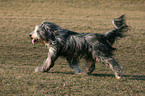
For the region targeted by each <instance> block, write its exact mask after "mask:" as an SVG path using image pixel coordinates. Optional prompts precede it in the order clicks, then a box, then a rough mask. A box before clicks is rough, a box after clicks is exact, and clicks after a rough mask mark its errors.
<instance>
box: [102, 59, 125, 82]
mask: <svg viewBox="0 0 145 96" xmlns="http://www.w3.org/2000/svg"><path fill="white" fill-rule="evenodd" d="M100 60H101V61H102V62H103V63H105V64H107V65H109V67H110V69H111V70H112V71H113V72H114V75H115V77H116V78H117V79H120V78H121V77H122V76H123V67H122V66H121V65H119V64H118V63H117V61H116V60H115V59H114V58H113V57H102V58H100Z"/></svg>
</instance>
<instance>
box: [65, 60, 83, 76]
mask: <svg viewBox="0 0 145 96" xmlns="http://www.w3.org/2000/svg"><path fill="white" fill-rule="evenodd" d="M66 59H67V61H68V63H69V66H70V67H71V68H72V69H73V70H74V73H75V74H79V73H81V68H80V64H79V60H78V59H76V58H66Z"/></svg>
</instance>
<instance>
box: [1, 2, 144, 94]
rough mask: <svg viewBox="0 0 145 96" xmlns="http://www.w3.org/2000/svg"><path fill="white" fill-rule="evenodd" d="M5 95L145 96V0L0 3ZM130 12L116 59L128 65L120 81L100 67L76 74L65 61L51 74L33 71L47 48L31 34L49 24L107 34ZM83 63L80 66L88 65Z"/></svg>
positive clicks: (40, 61) (2, 74) (107, 69)
mask: <svg viewBox="0 0 145 96" xmlns="http://www.w3.org/2000/svg"><path fill="white" fill-rule="evenodd" d="M0 2H1V3H0V22H1V24H0V54H1V56H0V95H1V96H11V95H13V96H19V95H24V96H32V95H34V96H44V95H49V96H107V95H109V96H119V95H120V96H143V95H145V90H144V89H145V58H144V57H145V38H144V37H145V23H144V22H145V1H144V0H118V1H117V0H0ZM122 14H126V20H127V24H128V25H129V26H130V27H131V30H130V31H129V32H127V33H126V35H127V36H126V37H125V38H122V39H120V40H118V41H117V42H116V43H115V45H114V47H116V48H117V51H116V52H115V56H114V58H115V59H116V60H117V61H118V62H119V64H120V65H122V66H123V67H124V77H123V78H122V79H120V80H117V79H116V78H115V77H114V75H113V72H112V71H111V70H110V69H109V68H106V67H105V66H104V65H103V64H102V63H100V62H97V63H96V69H95V71H94V72H93V73H92V75H90V76H84V75H75V74H73V70H72V69H71V68H69V66H68V64H67V62H66V61H65V59H63V58H59V59H58V60H57V62H56V63H55V66H54V68H53V69H52V70H50V72H49V73H35V72H34V70H35V68H36V67H37V66H41V65H42V64H43V61H44V60H45V59H46V58H47V52H48V49H46V48H45V46H44V45H43V44H36V47H33V46H32V43H31V40H30V39H29V37H28V34H29V33H30V32H31V31H32V30H33V29H34V26H35V25H37V24H41V23H42V22H43V21H50V22H54V23H56V24H58V25H60V26H61V27H63V28H66V29H69V30H72V31H76V32H79V33H82V32H84V33H85V32H87V33H104V32H106V31H109V30H111V29H113V28H114V27H113V25H112V23H111V22H112V20H113V18H116V17H119V16H120V15H122ZM84 63H85V62H84V60H82V61H81V66H83V64H84Z"/></svg>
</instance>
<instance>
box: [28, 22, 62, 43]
mask: <svg viewBox="0 0 145 96" xmlns="http://www.w3.org/2000/svg"><path fill="white" fill-rule="evenodd" d="M59 29H61V27H59V26H57V25H56V24H54V23H51V22H46V21H44V22H43V23H42V24H41V25H37V26H35V29H34V31H32V32H31V33H29V37H30V38H31V39H32V44H33V45H34V42H37V41H39V42H44V43H45V44H46V45H47V44H48V43H49V42H50V41H55V35H56V34H57V31H58V30H59Z"/></svg>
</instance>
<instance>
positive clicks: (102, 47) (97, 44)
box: [36, 15, 128, 78]
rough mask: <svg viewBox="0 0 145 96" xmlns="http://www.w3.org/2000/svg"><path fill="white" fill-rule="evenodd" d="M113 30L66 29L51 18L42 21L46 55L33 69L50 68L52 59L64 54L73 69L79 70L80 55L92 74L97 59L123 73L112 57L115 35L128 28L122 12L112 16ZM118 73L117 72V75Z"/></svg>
mask: <svg viewBox="0 0 145 96" xmlns="http://www.w3.org/2000/svg"><path fill="white" fill-rule="evenodd" d="M113 24H114V26H115V29H114V30H111V31H108V32H106V33H105V34H97V33H77V32H73V31H70V30H67V29H63V28H61V27H59V26H58V25H56V24H54V23H51V22H43V23H42V24H41V29H40V31H39V34H40V37H41V39H42V40H44V41H45V42H47V43H49V48H50V50H49V53H48V54H49V55H48V58H47V60H46V61H45V63H44V65H43V66H42V67H38V68H37V69H36V71H41V72H45V71H49V70H50V69H51V67H53V66H54V62H55V60H56V59H57V58H58V57H59V56H62V57H65V58H66V59H67V61H68V62H69V64H70V67H71V68H73V69H74V71H75V73H80V72H81V70H80V68H79V58H81V57H83V58H85V59H86V61H87V63H88V64H87V65H86V66H88V67H87V69H86V70H87V74H91V72H93V70H94V69H95V68H94V67H95V62H96V60H100V61H102V62H104V63H106V64H108V65H109V66H110V68H111V69H112V70H113V71H114V72H115V76H116V78H120V77H117V76H118V74H117V72H118V73H119V75H121V74H122V73H121V72H122V66H120V65H119V64H118V63H117V62H116V61H115V60H114V59H113V57H112V55H113V51H114V50H115V48H113V47H112V45H113V43H114V42H115V41H116V40H117V38H118V37H123V34H124V32H126V31H128V26H127V25H126V23H125V19H124V15H122V16H121V17H119V18H116V19H114V21H113ZM116 74H117V75H116Z"/></svg>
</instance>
